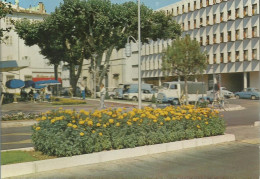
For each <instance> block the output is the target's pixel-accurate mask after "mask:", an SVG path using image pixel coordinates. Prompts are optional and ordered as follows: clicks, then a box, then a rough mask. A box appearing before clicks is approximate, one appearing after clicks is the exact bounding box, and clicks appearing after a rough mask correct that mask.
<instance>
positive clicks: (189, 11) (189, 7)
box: [188, 3, 190, 12]
mask: <svg viewBox="0 0 260 179" xmlns="http://www.w3.org/2000/svg"><path fill="white" fill-rule="evenodd" d="M188 12H190V3H188Z"/></svg>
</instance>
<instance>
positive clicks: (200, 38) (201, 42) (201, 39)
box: [200, 37, 203, 46]
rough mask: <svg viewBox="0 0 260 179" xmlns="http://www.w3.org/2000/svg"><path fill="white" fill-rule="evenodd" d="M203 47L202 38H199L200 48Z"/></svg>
mask: <svg viewBox="0 0 260 179" xmlns="http://www.w3.org/2000/svg"><path fill="white" fill-rule="evenodd" d="M202 45H203V37H200V46H202Z"/></svg>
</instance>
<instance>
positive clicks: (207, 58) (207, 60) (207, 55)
mask: <svg viewBox="0 0 260 179" xmlns="http://www.w3.org/2000/svg"><path fill="white" fill-rule="evenodd" d="M207 63H208V64H209V55H207Z"/></svg>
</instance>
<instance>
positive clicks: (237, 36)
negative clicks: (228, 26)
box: [236, 30, 239, 40]
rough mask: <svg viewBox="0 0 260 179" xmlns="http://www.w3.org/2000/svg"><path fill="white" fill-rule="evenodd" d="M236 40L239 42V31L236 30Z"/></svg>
mask: <svg viewBox="0 0 260 179" xmlns="http://www.w3.org/2000/svg"><path fill="white" fill-rule="evenodd" d="M236 40H239V30H236Z"/></svg>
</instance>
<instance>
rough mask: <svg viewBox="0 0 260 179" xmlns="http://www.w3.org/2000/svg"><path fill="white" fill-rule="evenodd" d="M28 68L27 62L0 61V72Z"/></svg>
mask: <svg viewBox="0 0 260 179" xmlns="http://www.w3.org/2000/svg"><path fill="white" fill-rule="evenodd" d="M28 66H29V62H28V61H17V60H10V61H0V71H1V72H9V71H18V70H21V69H23V68H26V67H28Z"/></svg>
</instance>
